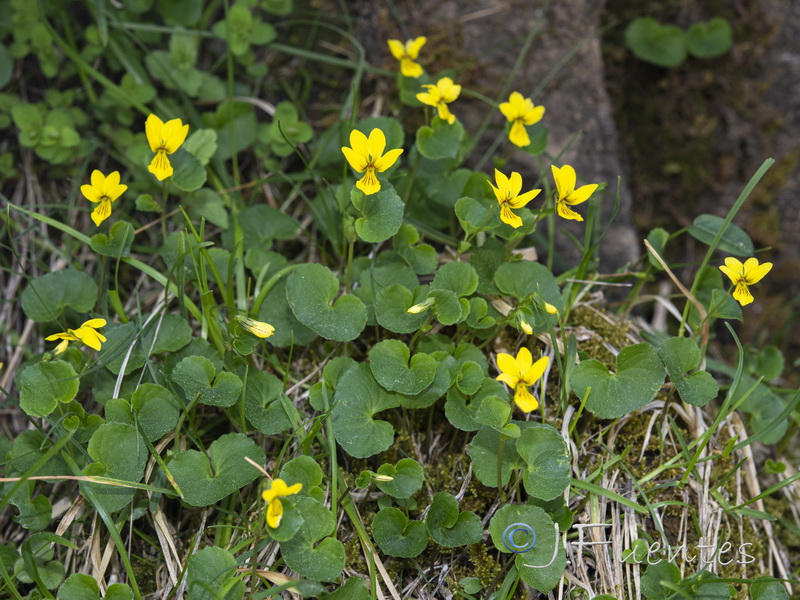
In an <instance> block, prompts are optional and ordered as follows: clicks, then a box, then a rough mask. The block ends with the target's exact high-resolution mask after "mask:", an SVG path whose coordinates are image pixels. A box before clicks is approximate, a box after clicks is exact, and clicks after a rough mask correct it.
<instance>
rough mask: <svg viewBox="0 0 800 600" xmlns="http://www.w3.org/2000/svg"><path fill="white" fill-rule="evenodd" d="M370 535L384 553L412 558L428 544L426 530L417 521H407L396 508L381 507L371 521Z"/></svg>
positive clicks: (420, 552)
mask: <svg viewBox="0 0 800 600" xmlns="http://www.w3.org/2000/svg"><path fill="white" fill-rule="evenodd" d="M372 536H373V537H374V538H375V542H376V543H377V544H378V547H379V548H380V549H381V551H382V552H383V553H384V554H388V555H389V556H399V557H401V558H413V557H414V556H419V555H420V554H422V551H423V550H425V547H426V546H427V545H428V531H427V529H426V528H425V525H424V524H423V523H421V522H419V521H409V520H408V518H407V517H406V516H405V515H404V514H403V513H402V512H401V511H400V510H399V509H397V508H394V507H393V506H392V507H389V508H382V509H381V510H380V511H379V512H378V514H377V515H375V519H374V520H373V521H372Z"/></svg>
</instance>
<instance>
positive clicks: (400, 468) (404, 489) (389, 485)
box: [375, 458, 425, 498]
mask: <svg viewBox="0 0 800 600" xmlns="http://www.w3.org/2000/svg"><path fill="white" fill-rule="evenodd" d="M378 475H385V476H387V477H391V478H392V481H380V480H377V481H376V482H375V485H377V486H378V489H379V490H381V491H382V492H383V493H385V494H389V495H390V496H392V497H393V498H410V497H411V496H412V495H413V494H414V493H415V492H416V491H418V490H419V489H420V488H422V482H423V480H424V477H425V474H424V473H423V471H422V467H421V466H420V464H419V463H418V462H417V461H415V460H414V459H413V458H401V459H400V460H399V461H397V465H390V464H388V463H386V464H382V465H381V466H380V467H378Z"/></svg>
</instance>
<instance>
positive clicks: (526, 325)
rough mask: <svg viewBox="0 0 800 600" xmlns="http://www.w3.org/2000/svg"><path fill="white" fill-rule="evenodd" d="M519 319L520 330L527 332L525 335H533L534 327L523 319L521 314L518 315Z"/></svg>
mask: <svg viewBox="0 0 800 600" xmlns="http://www.w3.org/2000/svg"><path fill="white" fill-rule="evenodd" d="M517 318H518V320H519V326H520V329H522V331H524V332H525V335H533V327H531V324H530V323H528V322H527V321H526V320H525V317H523V316H522V315H521V314H518V315H517Z"/></svg>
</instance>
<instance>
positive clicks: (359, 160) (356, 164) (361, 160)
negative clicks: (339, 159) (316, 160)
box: [342, 146, 367, 173]
mask: <svg viewBox="0 0 800 600" xmlns="http://www.w3.org/2000/svg"><path fill="white" fill-rule="evenodd" d="M342 154H344V157H345V159H346V160H347V162H348V163H349V164H350V166H351V167H353V169H355V170H356V172H358V173H363V172H364V171H366V170H367V157H366V156H363V155H361V154H358V153H357V152H355V151H354V150H352V149H351V148H348V147H347V146H343V147H342Z"/></svg>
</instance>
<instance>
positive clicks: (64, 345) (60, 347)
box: [53, 340, 69, 354]
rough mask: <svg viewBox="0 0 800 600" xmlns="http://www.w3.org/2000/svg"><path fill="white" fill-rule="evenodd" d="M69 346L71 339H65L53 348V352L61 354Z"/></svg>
mask: <svg viewBox="0 0 800 600" xmlns="http://www.w3.org/2000/svg"><path fill="white" fill-rule="evenodd" d="M67 346H69V340H64V341H63V342H61V343H60V344H59V345H58V346H56V347H55V348H54V349H53V352H55V353H56V354H61V353H62V352H63V351H64V350H66V349H67Z"/></svg>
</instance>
